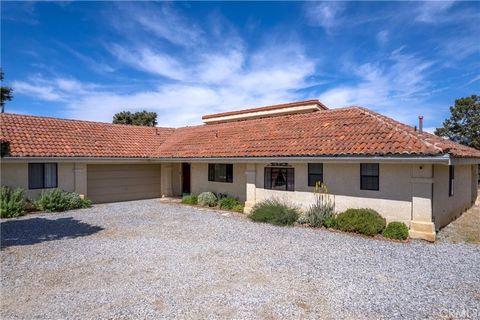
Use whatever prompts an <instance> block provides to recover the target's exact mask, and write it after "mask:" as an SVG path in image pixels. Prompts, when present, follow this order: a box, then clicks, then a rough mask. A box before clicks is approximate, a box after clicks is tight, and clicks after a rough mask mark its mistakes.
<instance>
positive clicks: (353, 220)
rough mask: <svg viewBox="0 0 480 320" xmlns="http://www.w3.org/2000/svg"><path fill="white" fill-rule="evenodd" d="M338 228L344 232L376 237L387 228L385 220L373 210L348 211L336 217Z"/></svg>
mask: <svg viewBox="0 0 480 320" xmlns="http://www.w3.org/2000/svg"><path fill="white" fill-rule="evenodd" d="M335 220H336V228H338V229H340V230H342V231H348V232H356V233H361V234H364V235H367V236H371V237H372V236H374V235H376V234H378V233H380V232H382V230H383V229H384V228H385V219H384V218H383V217H382V216H381V215H379V214H378V212H376V211H375V210H372V209H348V210H347V211H345V212H342V213H340V214H339V215H338V216H337V217H336V219H335Z"/></svg>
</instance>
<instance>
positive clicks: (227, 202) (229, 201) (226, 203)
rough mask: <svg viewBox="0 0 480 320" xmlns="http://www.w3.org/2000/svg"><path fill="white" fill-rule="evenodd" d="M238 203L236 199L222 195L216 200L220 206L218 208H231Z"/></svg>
mask: <svg viewBox="0 0 480 320" xmlns="http://www.w3.org/2000/svg"><path fill="white" fill-rule="evenodd" d="M239 204H240V203H239V202H238V200H237V199H235V198H233V197H224V198H220V200H218V206H219V207H220V209H227V210H232V209H233V207H235V206H236V205H239Z"/></svg>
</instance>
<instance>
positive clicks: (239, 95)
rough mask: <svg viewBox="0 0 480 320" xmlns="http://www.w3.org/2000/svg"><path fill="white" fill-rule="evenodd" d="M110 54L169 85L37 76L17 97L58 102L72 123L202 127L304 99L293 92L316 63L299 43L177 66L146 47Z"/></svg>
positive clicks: (210, 55) (212, 55)
mask: <svg viewBox="0 0 480 320" xmlns="http://www.w3.org/2000/svg"><path fill="white" fill-rule="evenodd" d="M114 50H115V52H116V53H117V54H118V56H119V57H120V58H123V59H124V60H125V61H126V62H127V63H130V64H131V65H132V66H133V67H135V68H137V69H138V70H142V71H145V72H149V73H153V74H156V75H161V76H167V77H168V78H170V79H171V81H169V82H168V83H165V82H163V83H162V84H159V85H158V87H157V88H156V89H152V90H145V91H140V92H133V93H126V92H124V91H123V90H121V89H119V88H112V87H111V88H108V89H107V88H105V87H102V86H98V85H97V86H95V85H92V84H82V83H81V82H78V81H76V80H73V79H70V78H68V79H67V78H53V79H49V80H46V79H45V78H40V77H36V78H31V79H30V80H29V81H26V82H23V85H24V88H26V87H28V88H29V90H23V92H21V93H22V94H26V95H30V96H34V97H36V98H38V99H42V100H53V99H56V100H61V101H63V102H65V103H66V105H67V110H68V113H69V115H70V116H71V117H74V118H79V119H90V120H97V121H99V120H100V121H107V122H109V121H111V118H112V116H113V114H115V113H116V112H119V111H122V110H126V109H128V110H132V111H135V110H143V109H147V110H150V111H156V112H157V113H158V114H159V119H158V123H159V125H162V126H183V125H185V124H198V123H200V122H201V116H202V115H204V114H207V113H213V112H221V111H227V110H232V109H237V108H248V107H255V106H261V105H268V104H274V103H282V102H285V101H292V100H297V99H302V98H303V96H302V95H299V94H298V93H297V92H296V90H299V89H302V88H304V87H305V86H306V85H308V80H307V79H308V77H310V76H311V75H313V74H314V73H315V62H314V61H313V60H311V59H309V58H308V57H306V55H305V53H304V48H303V47H302V46H301V45H298V44H290V46H285V45H284V44H269V45H265V46H264V47H261V48H259V49H258V50H256V51H254V52H252V53H251V54H250V55H247V54H246V53H245V52H244V50H240V49H239V50H230V51H226V52H218V51H212V52H200V53H199V55H198V56H194V57H193V58H192V59H193V60H194V61H195V62H196V63H189V62H188V61H183V63H180V62H178V61H177V60H174V59H171V58H170V57H169V56H166V55H160V54H157V53H153V52H152V51H151V50H150V49H148V48H147V49H140V50H138V52H137V51H134V50H131V52H127V51H126V49H124V48H122V47H119V46H118V47H115V48H114ZM135 54H139V56H136V55H135ZM159 57H162V58H161V59H160V58H159ZM45 88H48V90H46V91H45ZM45 92H47V93H48V94H45Z"/></svg>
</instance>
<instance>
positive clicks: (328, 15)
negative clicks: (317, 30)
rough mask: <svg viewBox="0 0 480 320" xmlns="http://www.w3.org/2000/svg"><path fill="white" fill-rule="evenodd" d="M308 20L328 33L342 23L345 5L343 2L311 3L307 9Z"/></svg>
mask: <svg viewBox="0 0 480 320" xmlns="http://www.w3.org/2000/svg"><path fill="white" fill-rule="evenodd" d="M305 10H306V16H307V19H308V20H309V21H310V23H311V24H312V25H316V26H320V27H322V28H324V29H326V30H327V31H328V30H329V29H331V28H333V27H336V26H338V25H340V24H341V23H342V18H341V16H342V13H343V11H344V10H345V4H344V3H342V2H334V1H329V2H309V3H308V4H307V6H306V7H305Z"/></svg>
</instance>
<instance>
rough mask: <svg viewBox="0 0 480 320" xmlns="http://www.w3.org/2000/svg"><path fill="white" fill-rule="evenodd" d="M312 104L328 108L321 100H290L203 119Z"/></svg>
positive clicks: (208, 117)
mask: <svg viewBox="0 0 480 320" xmlns="http://www.w3.org/2000/svg"><path fill="white" fill-rule="evenodd" d="M311 104H318V105H319V107H320V108H321V109H324V110H327V109H328V108H327V107H326V106H325V105H324V104H323V103H321V102H320V101H319V100H305V101H298V102H290V103H284V104H276V105H273V106H266V107H260V108H252V109H243V110H238V111H229V112H222V113H214V114H207V115H205V116H203V117H202V119H211V118H217V117H226V116H233V115H237V114H245V113H250V112H261V111H270V110H278V109H285V108H291V107H298V106H305V105H311Z"/></svg>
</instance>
